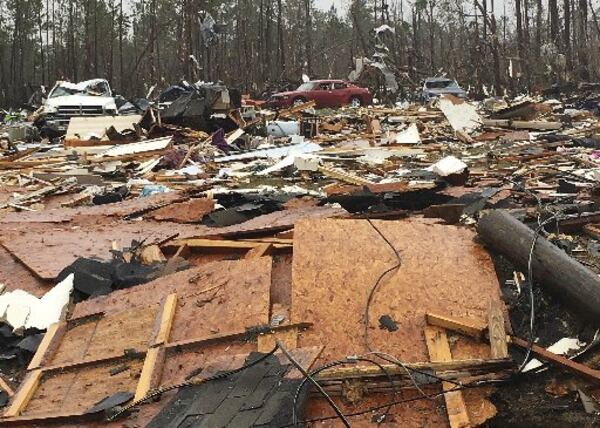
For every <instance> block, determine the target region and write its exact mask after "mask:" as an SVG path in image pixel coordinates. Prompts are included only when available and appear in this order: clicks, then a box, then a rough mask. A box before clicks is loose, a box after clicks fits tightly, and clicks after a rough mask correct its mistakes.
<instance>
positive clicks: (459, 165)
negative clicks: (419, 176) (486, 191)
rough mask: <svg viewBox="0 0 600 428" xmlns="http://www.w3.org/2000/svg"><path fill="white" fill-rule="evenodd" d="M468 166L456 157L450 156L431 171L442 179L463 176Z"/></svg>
mask: <svg viewBox="0 0 600 428" xmlns="http://www.w3.org/2000/svg"><path fill="white" fill-rule="evenodd" d="M467 168H468V165H467V164H466V163H464V162H463V161H461V160H460V159H458V158H455V157H454V156H448V157H445V158H444V159H442V160H441V161H439V162H438V163H436V164H435V165H433V166H432V167H431V171H433V172H434V173H435V174H437V175H439V176H440V177H448V176H450V175H455V174H462V173H463V172H464V171H465V169H467Z"/></svg>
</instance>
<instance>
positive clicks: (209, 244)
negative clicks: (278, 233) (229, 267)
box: [166, 238, 293, 250]
mask: <svg viewBox="0 0 600 428" xmlns="http://www.w3.org/2000/svg"><path fill="white" fill-rule="evenodd" d="M264 243H265V242H260V241H242V240H240V241H232V240H226V239H203V238H188V239H179V240H176V241H172V242H169V243H168V244H167V245H166V246H167V247H171V246H175V247H179V246H182V245H186V246H187V247H188V248H221V249H242V250H252V249H254V248H258V247H261V246H262V245H263V244H264ZM269 243H270V242H269ZM270 244H271V246H272V247H273V248H276V249H283V248H291V247H292V246H293V240H292V239H289V240H279V241H278V242H273V243H270Z"/></svg>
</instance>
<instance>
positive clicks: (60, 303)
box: [0, 274, 75, 331]
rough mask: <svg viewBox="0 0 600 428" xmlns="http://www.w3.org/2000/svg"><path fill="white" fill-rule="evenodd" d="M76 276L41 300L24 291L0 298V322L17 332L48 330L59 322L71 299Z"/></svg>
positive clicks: (65, 281)
mask: <svg viewBox="0 0 600 428" xmlns="http://www.w3.org/2000/svg"><path fill="white" fill-rule="evenodd" d="M74 277H75V276H74V274H70V275H69V276H68V277H66V278H65V279H64V280H63V281H62V282H60V283H59V284H57V285H55V286H54V288H52V290H50V291H48V292H47V293H46V294H45V295H44V296H43V297H42V298H41V299H38V298H37V297H35V296H33V295H32V294H29V293H28V292H26V291H24V290H15V291H10V292H8V293H5V294H3V295H2V296H0V321H3V322H6V323H7V324H9V325H10V326H11V327H12V328H13V330H15V331H23V330H27V329H29V328H37V329H39V330H46V329H47V328H48V327H49V326H50V325H51V324H53V323H55V322H58V321H59V320H60V319H61V317H62V315H63V312H64V310H65V308H66V306H67V304H68V303H69V300H70V298H71V292H72V291H73V279H74Z"/></svg>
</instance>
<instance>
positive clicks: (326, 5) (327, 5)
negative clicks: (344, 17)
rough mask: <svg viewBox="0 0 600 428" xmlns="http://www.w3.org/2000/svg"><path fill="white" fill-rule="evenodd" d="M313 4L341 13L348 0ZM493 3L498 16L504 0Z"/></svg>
mask: <svg viewBox="0 0 600 428" xmlns="http://www.w3.org/2000/svg"><path fill="white" fill-rule="evenodd" d="M393 2H394V0H392V1H390V3H393ZM409 3H412V1H409V2H406V3H405V4H409ZM490 3H491V2H490ZM315 4H316V6H317V7H318V8H320V9H322V10H329V8H330V7H331V5H332V4H334V5H335V6H336V7H337V9H338V11H340V12H341V13H342V14H343V12H345V7H347V5H348V4H349V0H315ZM488 4H489V3H488ZM494 5H495V9H496V10H495V12H496V15H498V16H500V15H501V14H502V11H503V9H504V1H503V0H496V1H495V2H494Z"/></svg>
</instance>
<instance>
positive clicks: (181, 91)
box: [159, 82, 242, 132]
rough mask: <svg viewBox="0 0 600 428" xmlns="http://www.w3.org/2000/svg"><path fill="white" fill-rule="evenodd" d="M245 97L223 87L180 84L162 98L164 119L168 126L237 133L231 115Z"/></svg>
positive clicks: (160, 105)
mask: <svg viewBox="0 0 600 428" xmlns="http://www.w3.org/2000/svg"><path fill="white" fill-rule="evenodd" d="M241 105H242V95H241V93H240V91H239V90H237V89H229V88H228V87H227V86H225V85H224V84H223V83H220V82H217V83H204V82H197V83H194V84H189V83H187V82H181V83H179V84H178V85H173V86H169V87H168V88H167V89H165V90H164V91H163V92H162V93H161V95H160V97H159V107H160V110H161V112H162V113H161V117H162V120H163V121H164V122H165V123H168V124H171V125H178V126H187V127H190V128H193V129H205V130H210V131H211V132H214V131H216V130H217V129H219V128H224V129H227V130H231V129H236V128H237V125H236V124H235V123H233V122H231V120H230V119H229V117H228V115H229V114H230V112H231V111H233V110H235V109H239V108H241Z"/></svg>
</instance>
